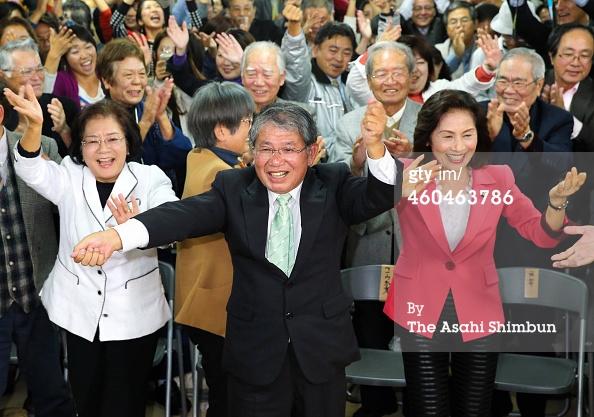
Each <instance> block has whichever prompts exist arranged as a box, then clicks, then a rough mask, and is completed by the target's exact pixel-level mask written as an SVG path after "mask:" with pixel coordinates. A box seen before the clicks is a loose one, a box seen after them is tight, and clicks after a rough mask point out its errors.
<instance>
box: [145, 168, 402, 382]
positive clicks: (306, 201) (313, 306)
mask: <svg viewBox="0 0 594 417" xmlns="http://www.w3.org/2000/svg"><path fill="white" fill-rule="evenodd" d="M397 164H398V174H399V175H398V178H397V181H396V184H398V186H396V187H394V186H390V185H386V184H384V183H382V182H380V181H379V180H377V179H376V178H374V177H373V176H371V175H370V176H369V177H367V178H363V177H353V176H352V175H351V174H350V173H349V170H348V167H347V166H346V165H345V164H323V165H317V166H315V167H312V168H309V169H308V172H307V174H306V176H305V179H304V181H303V187H302V190H301V197H300V200H301V201H300V202H299V203H300V208H301V226H302V233H301V240H300V244H299V250H298V253H297V257H296V260H295V266H294V268H293V271H292V273H291V276H290V277H289V278H288V279H287V276H286V275H285V274H284V273H283V272H282V271H281V270H280V269H278V268H277V267H276V266H275V265H273V264H271V263H270V262H268V260H267V259H266V257H265V248H266V239H267V236H266V233H267V226H268V210H269V207H268V193H267V190H266V188H265V187H264V186H263V184H262V183H261V182H260V180H259V179H258V177H257V176H256V172H255V169H254V168H253V167H252V168H246V169H242V170H228V171H223V172H220V173H219V174H218V175H217V178H216V179H215V182H214V183H213V187H212V189H211V190H210V191H208V192H207V193H205V194H202V195H199V196H195V197H191V198H187V199H184V200H182V201H180V202H175V203H170V204H164V205H162V206H160V207H157V208H155V209H153V210H149V211H147V212H145V213H141V214H140V215H138V216H137V217H136V218H137V219H138V220H140V221H141V222H142V223H143V224H144V225H145V226H146V227H147V229H148V231H149V235H150V242H149V245H148V246H149V247H154V246H159V245H163V244H166V243H169V242H172V241H175V240H183V239H186V238H189V237H197V236H204V235H208V234H212V233H215V232H223V233H224V234H225V238H226V239H227V242H228V244H229V250H230V252H231V257H232V261H233V269H234V272H233V288H232V291H231V296H230V298H229V302H228V304H227V312H228V316H227V333H226V339H225V349H224V357H223V364H224V367H225V368H226V369H227V371H229V372H230V373H231V374H233V375H234V376H236V377H237V378H240V379H241V380H243V381H245V382H247V383H250V384H254V385H267V384H270V383H272V382H273V381H274V380H275V378H276V377H277V376H278V374H279V372H280V370H281V366H282V364H283V361H284V358H285V355H286V353H287V348H288V345H289V338H290V341H291V344H292V346H293V349H294V351H295V355H296V357H297V360H298V362H299V365H300V367H301V369H302V371H303V373H304V375H305V377H306V378H307V379H308V380H309V381H311V382H312V383H321V382H324V381H327V380H329V379H330V378H333V377H336V376H337V374H338V373H341V372H344V367H345V366H346V365H347V364H349V363H350V362H352V361H354V360H356V359H358V358H359V351H358V348H357V342H356V339H355V335H354V332H353V327H352V323H351V318H350V314H349V310H350V306H351V303H352V299H351V297H350V296H348V295H346V294H345V293H344V292H343V289H342V285H341V280H340V257H341V252H342V247H343V244H344V240H345V237H346V234H347V231H348V228H349V225H352V224H357V223H361V222H363V221H364V220H367V219H369V218H371V217H374V216H377V215H378V214H380V213H382V212H384V211H387V210H389V209H390V208H391V207H393V206H394V204H395V201H394V200H395V198H394V196H395V195H396V196H399V195H400V184H401V182H402V179H401V175H402V166H401V164H400V162H397Z"/></svg>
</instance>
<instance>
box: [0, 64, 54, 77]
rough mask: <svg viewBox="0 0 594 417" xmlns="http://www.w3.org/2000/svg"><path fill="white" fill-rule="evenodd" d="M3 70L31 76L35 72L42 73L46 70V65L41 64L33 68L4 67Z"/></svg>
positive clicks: (36, 73)
mask: <svg viewBox="0 0 594 417" xmlns="http://www.w3.org/2000/svg"><path fill="white" fill-rule="evenodd" d="M2 71H6V72H14V73H16V74H17V75H19V76H21V77H23V78H31V77H32V76H33V74H35V75H41V74H42V73H43V71H44V67H43V65H39V66H38V67H32V68H12V69H11V68H2Z"/></svg>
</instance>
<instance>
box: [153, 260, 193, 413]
mask: <svg viewBox="0 0 594 417" xmlns="http://www.w3.org/2000/svg"><path fill="white" fill-rule="evenodd" d="M159 272H160V273H161V281H162V283H163V288H164V289H165V297H166V298H167V303H168V304H169V309H170V310H171V318H170V319H169V321H168V322H167V339H166V340H165V345H164V344H163V341H162V340H159V343H158V344H157V351H156V352H155V358H154V360H153V363H159V362H160V361H161V359H162V358H163V355H164V354H167V380H166V386H165V416H166V417H171V384H172V383H173V349H174V348H173V338H174V337H173V334H174V331H175V340H176V347H175V350H176V351H177V364H178V368H179V385H180V386H179V388H180V391H181V399H180V400H181V406H182V416H184V417H185V416H186V415H187V413H188V410H187V409H186V387H185V383H184V363H183V350H182V337H181V330H180V328H179V327H178V326H176V325H175V323H174V317H173V316H174V312H175V310H174V309H173V305H174V300H175V270H174V269H173V267H172V266H171V265H170V264H168V263H165V262H161V261H159Z"/></svg>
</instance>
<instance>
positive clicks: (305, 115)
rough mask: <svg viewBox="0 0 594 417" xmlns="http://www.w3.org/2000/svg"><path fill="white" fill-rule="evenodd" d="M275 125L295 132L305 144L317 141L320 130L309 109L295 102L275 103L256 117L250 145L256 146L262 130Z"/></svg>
mask: <svg viewBox="0 0 594 417" xmlns="http://www.w3.org/2000/svg"><path fill="white" fill-rule="evenodd" d="M268 125H273V126H275V127H277V128H279V129H281V130H284V131H286V132H295V133H297V134H298V135H299V136H300V137H301V138H303V141H304V142H305V146H311V145H313V144H314V143H316V140H317V138H318V131H317V128H316V122H315V121H314V119H313V117H312V116H311V114H309V112H308V111H307V110H305V109H304V108H303V107H301V106H298V105H296V104H293V103H286V102H285V103H274V104H271V105H270V106H268V107H266V108H265V109H264V110H263V111H261V112H260V113H259V114H258V115H257V116H256V117H255V119H254V124H253V125H252V128H251V130H250V146H251V147H252V149H253V148H255V146H256V139H258V136H259V135H260V131H261V130H262V129H263V128H264V127H265V126H268Z"/></svg>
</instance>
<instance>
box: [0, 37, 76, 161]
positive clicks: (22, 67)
mask: <svg viewBox="0 0 594 417" xmlns="http://www.w3.org/2000/svg"><path fill="white" fill-rule="evenodd" d="M0 80H2V81H3V82H4V83H5V84H6V86H7V87H8V88H10V89H11V90H12V91H14V92H15V93H18V92H19V88H21V87H23V86H24V85H25V84H30V85H31V87H33V90H34V91H35V96H36V97H37V100H39V104H40V105H41V109H42V110H43V130H42V133H43V135H45V136H48V137H51V138H53V139H54V140H55V141H56V142H57V144H58V151H59V153H60V155H61V156H66V154H67V153H68V147H69V146H70V141H71V139H70V127H69V125H68V121H72V120H74V119H75V117H76V116H77V115H78V113H79V107H78V106H77V105H76V104H75V103H74V102H72V100H69V99H68V98H65V97H57V96H55V95H53V94H49V93H44V92H43V82H44V80H45V72H44V69H43V65H42V64H41V58H40V56H39V52H38V49H37V45H36V44H35V43H34V42H33V40H32V39H22V40H16V41H12V42H9V43H7V44H6V45H4V46H2V47H0ZM5 111H6V115H5V121H4V125H5V126H6V128H7V129H10V130H18V128H19V117H18V113H17V112H16V111H14V110H13V109H12V108H11V107H7V108H6V109H5Z"/></svg>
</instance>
